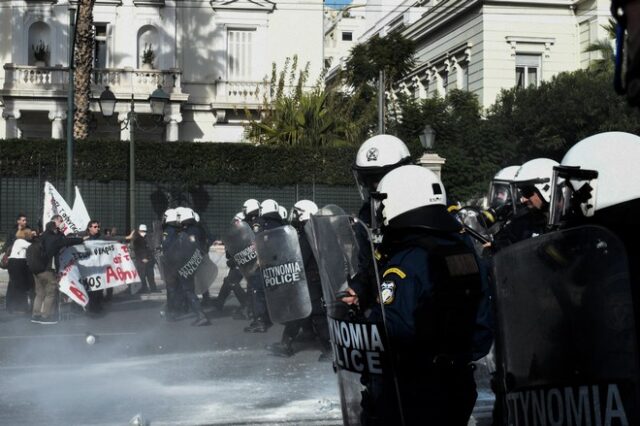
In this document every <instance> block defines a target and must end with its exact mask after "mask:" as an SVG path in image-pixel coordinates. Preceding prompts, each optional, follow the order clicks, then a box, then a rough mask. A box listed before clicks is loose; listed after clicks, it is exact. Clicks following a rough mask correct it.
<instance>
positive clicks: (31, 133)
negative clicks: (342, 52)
mask: <svg viewBox="0 0 640 426" xmlns="http://www.w3.org/2000/svg"><path fill="white" fill-rule="evenodd" d="M75 6H76V2H75V1H68V0H59V1H56V0H0V64H2V65H3V70H2V72H0V112H1V113H2V119H1V120H0V138H14V137H18V138H42V137H44V138H46V137H53V138H64V137H66V136H65V135H66V124H65V121H66V117H67V93H68V72H69V70H68V64H69V61H68V56H69V49H70V48H69V36H70V14H71V13H72V12H70V10H72V9H73V8H75ZM94 23H95V24H94V31H95V49H94V61H95V62H94V71H93V74H92V105H91V109H92V111H93V112H94V114H93V116H94V117H95V120H94V121H93V123H92V126H93V127H92V137H95V138H102V139H121V140H128V139H129V138H130V136H131V133H130V132H132V131H134V132H136V135H135V136H136V137H138V133H140V137H144V138H148V139H149V138H150V139H156V140H159V139H163V140H166V141H178V140H181V141H215V142H237V141H242V140H243V136H244V125H245V124H246V123H247V121H248V119H249V117H257V116H258V112H259V109H260V107H261V105H263V102H264V100H265V96H266V97H268V96H269V82H270V78H271V72H272V66H273V64H275V65H276V69H277V70H278V71H280V70H282V69H283V67H284V64H285V60H286V58H288V57H289V58H290V57H293V55H298V62H299V64H300V68H303V67H304V65H306V64H307V63H309V66H310V68H309V70H310V73H309V79H308V81H309V82H314V81H315V80H316V79H317V77H318V76H319V74H320V72H321V70H322V66H323V7H322V2H321V1H320V0H285V1H280V0H279V1H277V2H274V1H270V0H218V1H216V0H96V3H95V8H94ZM43 47H44V48H43ZM145 51H151V52H152V54H149V53H148V52H147V55H146V61H145ZM150 58H151V59H150ZM145 62H146V63H145ZM158 85H161V86H162V89H163V90H164V91H165V92H166V93H167V94H168V95H169V102H168V104H167V106H166V107H165V111H164V115H163V117H162V120H161V121H160V122H158V121H157V120H155V119H154V117H151V115H150V112H151V111H150V106H149V103H148V98H149V95H150V94H151V92H152V91H153V90H154V89H156V87H157V86H158ZM107 86H109V88H110V90H111V91H112V92H113V93H114V94H115V96H116V98H117V99H118V103H117V105H116V113H117V114H115V115H114V117H113V118H111V119H108V120H107V119H104V118H103V117H102V115H101V114H100V108H99V104H98V98H99V97H100V94H101V93H102V92H103V90H104V89H105V87H107ZM132 98H133V104H134V108H135V111H136V113H137V114H138V121H139V123H140V126H139V127H136V128H134V129H132V128H131V127H132V126H129V127H128V128H127V129H124V130H121V123H123V122H124V121H125V120H126V118H127V113H128V112H129V111H130V109H131V102H132V101H131V100H132Z"/></svg>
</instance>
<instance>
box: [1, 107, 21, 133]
mask: <svg viewBox="0 0 640 426" xmlns="http://www.w3.org/2000/svg"><path fill="white" fill-rule="evenodd" d="M2 117H3V118H4V120H5V136H6V138H7V139H20V138H21V137H22V132H21V131H20V128H19V127H18V119H20V111H19V110H18V111H5V112H3V113H2Z"/></svg>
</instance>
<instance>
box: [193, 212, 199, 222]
mask: <svg viewBox="0 0 640 426" xmlns="http://www.w3.org/2000/svg"><path fill="white" fill-rule="evenodd" d="M193 218H194V219H195V220H196V222H200V215H199V214H198V213H197V212H193Z"/></svg>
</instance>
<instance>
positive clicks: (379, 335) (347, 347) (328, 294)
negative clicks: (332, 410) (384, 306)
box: [305, 215, 387, 425]
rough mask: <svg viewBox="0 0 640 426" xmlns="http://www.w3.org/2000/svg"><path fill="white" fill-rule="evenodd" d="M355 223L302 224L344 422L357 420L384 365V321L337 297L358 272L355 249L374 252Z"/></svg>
mask: <svg viewBox="0 0 640 426" xmlns="http://www.w3.org/2000/svg"><path fill="white" fill-rule="evenodd" d="M353 226H354V222H353V221H352V220H351V218H349V217H348V216H346V215H340V216H311V219H310V220H309V222H308V223H307V225H306V226H305V232H307V234H308V236H309V241H311V246H312V249H313V251H314V255H315V256H316V260H317V263H318V269H319V272H320V280H321V283H322V291H323V295H324V301H325V304H326V309H327V319H328V321H329V331H330V338H331V344H332V347H333V356H334V366H335V368H336V372H337V375H338V387H339V393H340V400H341V405H342V416H343V421H344V424H345V425H358V424H360V421H361V414H362V410H363V406H365V405H366V401H363V395H364V394H366V389H365V386H364V385H363V384H364V383H368V382H370V380H375V378H376V377H382V373H383V370H384V368H386V367H385V366H386V364H387V362H386V357H385V345H386V343H385V340H384V328H383V326H382V324H379V323H373V322H370V321H368V320H367V318H366V317H365V315H364V314H363V313H362V312H360V311H359V310H358V308H357V306H350V305H347V304H346V303H344V302H342V301H341V300H340V294H339V293H341V292H344V291H345V290H346V289H347V287H348V286H349V281H350V279H351V278H353V276H354V275H355V274H356V273H357V271H358V263H357V262H358V254H359V251H360V250H364V251H365V252H366V253H367V255H368V256H372V255H373V254H372V252H371V249H370V246H367V247H359V245H358V242H357V240H356V236H355V233H354V229H353ZM355 226H363V225H362V224H357V225H355Z"/></svg>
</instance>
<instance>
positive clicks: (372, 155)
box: [367, 148, 378, 161]
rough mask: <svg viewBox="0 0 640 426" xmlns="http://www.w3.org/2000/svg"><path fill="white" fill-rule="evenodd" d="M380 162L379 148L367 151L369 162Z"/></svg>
mask: <svg viewBox="0 0 640 426" xmlns="http://www.w3.org/2000/svg"><path fill="white" fill-rule="evenodd" d="M377 160H378V148H370V149H369V151H367V161H377Z"/></svg>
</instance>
